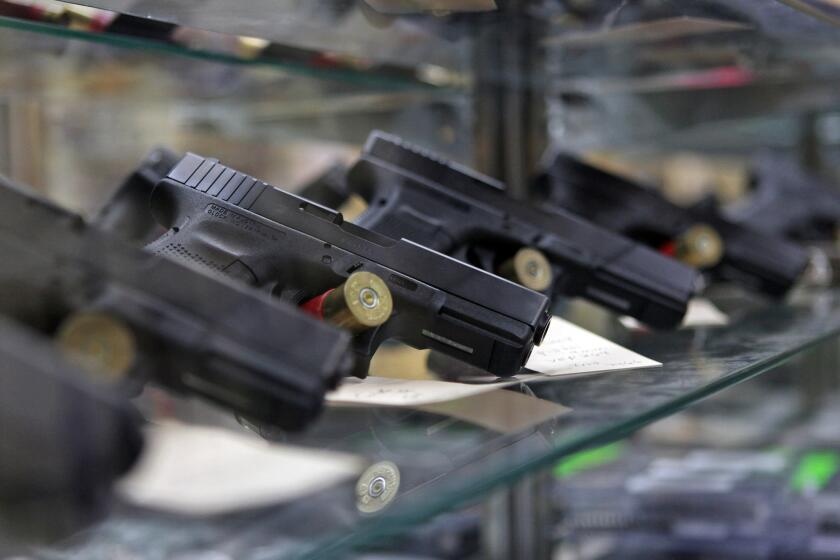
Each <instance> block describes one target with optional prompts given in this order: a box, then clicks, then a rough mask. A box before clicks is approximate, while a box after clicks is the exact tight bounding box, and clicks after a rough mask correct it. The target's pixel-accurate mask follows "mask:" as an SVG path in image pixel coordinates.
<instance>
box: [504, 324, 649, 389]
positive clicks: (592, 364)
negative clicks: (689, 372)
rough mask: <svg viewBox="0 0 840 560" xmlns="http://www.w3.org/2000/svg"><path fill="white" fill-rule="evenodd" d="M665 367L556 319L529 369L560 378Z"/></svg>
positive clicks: (527, 366)
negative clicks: (582, 374)
mask: <svg viewBox="0 0 840 560" xmlns="http://www.w3.org/2000/svg"><path fill="white" fill-rule="evenodd" d="M661 365H662V364H661V363H659V362H657V361H655V360H651V359H650V358H646V357H644V356H642V355H640V354H637V353H636V352H633V351H632V350H628V349H627V348H624V347H623V346H619V345H618V344H616V343H614V342H610V341H609V340H607V339H605V338H603V337H600V336H598V335H597V334H594V333H591V332H589V331H587V330H586V329H582V328H580V327H578V326H577V325H574V324H572V323H570V322H568V321H566V320H565V319H561V318H560V317H554V318H553V319H552V320H551V326H550V327H549V328H548V333H546V336H545V340H544V341H543V343H542V344H541V345H540V346H537V347H536V348H534V353H533V354H531V359H529V360H528V363H527V364H525V368H526V369H529V370H532V371H536V372H539V373H542V374H545V375H549V376H557V375H569V374H573V373H589V372H600V371H604V372H605V371H615V370H621V369H634V368H642V367H656V366H661ZM519 377H521V376H519Z"/></svg>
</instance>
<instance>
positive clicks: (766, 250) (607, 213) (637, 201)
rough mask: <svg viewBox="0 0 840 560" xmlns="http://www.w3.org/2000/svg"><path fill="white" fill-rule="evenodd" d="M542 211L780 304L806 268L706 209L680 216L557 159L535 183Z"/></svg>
mask: <svg viewBox="0 0 840 560" xmlns="http://www.w3.org/2000/svg"><path fill="white" fill-rule="evenodd" d="M534 190H535V193H536V196H537V198H538V200H539V202H540V203H541V205H542V206H543V207H544V208H547V209H551V210H552V211H555V210H565V211H569V212H574V213H575V214H579V215H581V216H583V217H585V218H586V219H588V220H591V221H592V222H594V223H596V224H599V225H601V226H603V227H605V228H609V229H611V230H613V231H615V232H618V233H621V234H623V235H626V236H627V237H630V238H631V239H635V240H638V241H640V242H643V243H645V244H647V245H649V246H651V247H653V248H655V249H658V250H660V251H662V252H664V253H666V254H669V255H673V256H674V257H676V258H678V259H680V260H682V261H684V262H686V263H688V264H690V265H692V266H695V267H697V268H699V269H701V270H703V271H704V272H706V273H707V274H708V275H709V276H710V278H711V279H712V280H727V281H735V282H740V283H742V284H744V285H746V286H748V287H750V288H752V289H756V290H759V291H760V292H763V293H765V294H767V295H770V296H776V297H779V296H782V295H784V294H785V293H786V292H787V291H788V290H789V289H790V288H791V287H793V285H794V284H795V283H796V281H797V280H798V278H799V277H800V275H801V274H802V273H803V272H804V270H805V268H806V267H807V265H808V253H807V251H805V250H804V249H802V248H800V247H799V246H797V245H795V244H792V243H790V242H788V241H786V240H784V239H781V238H777V237H772V236H768V235H766V234H764V233H761V232H757V231H754V230H752V229H749V228H747V227H744V226H741V225H738V224H736V223H734V222H732V221H730V220H727V219H726V218H724V217H723V216H721V214H720V212H719V210H718V208H717V206H716V205H714V204H709V203H708V201H707V202H706V203H700V204H697V205H695V206H694V207H690V208H683V207H680V206H677V205H676V204H673V203H672V202H670V201H668V200H666V199H665V198H664V197H663V196H662V195H660V194H659V193H657V192H655V191H654V190H653V189H652V188H647V187H644V186H642V185H640V184H637V183H635V182H633V181H630V180H628V179H624V178H622V177H618V176H616V175H613V174H611V173H608V172H606V171H603V170H601V169H598V168H595V167H592V166H590V165H588V164H586V163H583V162H582V161H580V160H579V159H577V158H574V157H572V156H570V155H567V154H558V155H557V156H556V157H555V158H554V159H553V161H552V162H551V163H550V164H549V165H548V166H547V168H546V169H545V170H544V171H543V173H542V174H541V175H540V176H539V177H538V178H537V179H536V184H535V189H534Z"/></svg>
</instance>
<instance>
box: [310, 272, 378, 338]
mask: <svg viewBox="0 0 840 560" xmlns="http://www.w3.org/2000/svg"><path fill="white" fill-rule="evenodd" d="M393 311H394V302H393V298H392V297H391V290H389V289H388V285H387V284H385V282H384V281H383V280H382V278H380V277H379V276H377V275H376V274H373V273H371V272H364V271H362V272H354V273H353V274H351V275H350V277H349V278H347V281H345V282H344V283H343V284H342V285H340V286H338V287H337V288H336V289H334V290H332V291H331V292H330V293H329V294H328V295H327V297H326V298H325V299H324V307H323V316H324V318H325V319H327V320H328V321H330V322H331V323H333V324H335V325H338V326H339V327H342V328H345V329H348V330H350V331H353V332H361V331H365V330H367V329H372V328H375V327H378V326H380V325H382V324H383V323H385V321H387V320H388V319H390V318H391V313H392V312H393Z"/></svg>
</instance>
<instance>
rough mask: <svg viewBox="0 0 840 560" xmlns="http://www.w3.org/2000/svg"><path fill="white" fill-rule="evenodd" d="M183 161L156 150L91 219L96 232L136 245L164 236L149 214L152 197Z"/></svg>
mask: <svg viewBox="0 0 840 560" xmlns="http://www.w3.org/2000/svg"><path fill="white" fill-rule="evenodd" d="M180 160H181V156H179V155H177V154H175V153H174V152H172V151H170V150H168V149H166V148H155V149H154V150H152V152H150V153H149V154H148V155H147V156H146V157H145V159H143V161H142V162H141V163H140V165H139V166H138V167H137V169H135V170H134V171H132V172H131V174H130V175H129V176H128V177H126V178H125V180H123V182H122V183H121V184H120V186H119V187H117V189H116V190H115V191H114V192H113V193H112V194H111V196H110V197H108V200H107V201H106V203H105V204H104V205H103V206H102V208H100V209H99V210H98V211H97V212H96V213H95V214H94V215H93V217H92V218H91V220H90V222H91V223H92V224H93V225H95V226H96V227H97V228H99V229H101V230H104V231H108V232H111V233H114V234H116V235H119V236H120V237H122V238H124V239H128V240H130V241H134V242H136V243H142V244H146V243H151V242H152V241H154V240H155V239H157V238H158V237H160V236H161V235H162V234H163V233H164V232H163V231H161V229H160V225H159V224H158V223H157V222H156V221H155V220H154V219H153V218H152V217H151V215H150V214H149V212H148V207H149V197H150V196H151V194H152V190H153V189H154V188H155V185H157V184H158V182H159V181H160V180H161V179H163V178H164V177H166V174H167V173H169V170H170V169H172V168H173V167H175V164H176V163H178V162H179V161H180Z"/></svg>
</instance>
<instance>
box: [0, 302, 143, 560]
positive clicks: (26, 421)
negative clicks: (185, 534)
mask: <svg viewBox="0 0 840 560" xmlns="http://www.w3.org/2000/svg"><path fill="white" fill-rule="evenodd" d="M140 425H141V419H140V415H139V414H137V412H136V411H135V410H134V409H133V408H132V407H131V405H130V403H129V402H128V400H127V399H126V398H125V396H124V395H120V394H119V393H118V392H116V391H113V390H112V388H109V387H106V386H103V385H102V384H97V383H94V382H92V381H91V379H90V376H89V375H88V374H87V373H85V372H83V371H81V370H80V369H78V368H77V367H75V366H74V365H72V364H71V363H70V362H68V361H67V359H66V357H65V356H63V355H62V353H61V352H60V351H59V350H58V348H56V346H55V344H53V343H52V342H51V341H50V340H49V339H47V338H45V337H44V336H43V335H41V334H39V333H38V332H36V331H33V330H31V329H28V328H26V327H25V326H24V325H21V324H19V323H16V322H15V321H12V320H10V319H7V318H2V317H0V433H2V436H0V555H3V556H4V557H5V554H6V553H8V552H9V551H7V550H4V548H5V547H6V546H10V547H12V548H14V547H16V546H24V545H29V544H37V543H42V542H48V541H52V540H55V539H60V538H64V537H66V536H69V535H70V534H72V533H74V532H76V531H78V530H79V529H82V528H83V527H84V526H86V525H88V524H89V523H92V522H93V521H96V520H97V519H98V518H99V517H101V516H102V515H103V514H104V513H105V512H106V511H107V508H108V505H109V502H110V499H109V498H110V495H111V487H112V485H113V484H114V482H115V481H116V480H117V479H118V478H119V477H120V476H122V475H123V474H125V473H126V472H127V471H128V470H129V468H131V466H132V465H133V464H134V463H135V461H136V459H137V457H138V455H139V454H140V451H141V449H142V447H143V445H142V444H143V438H142V434H141V432H140Z"/></svg>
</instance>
